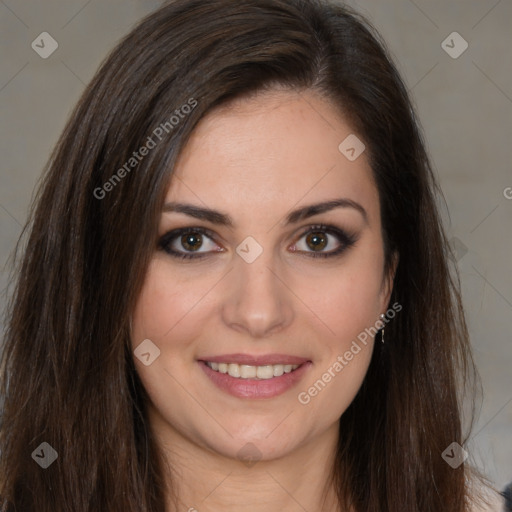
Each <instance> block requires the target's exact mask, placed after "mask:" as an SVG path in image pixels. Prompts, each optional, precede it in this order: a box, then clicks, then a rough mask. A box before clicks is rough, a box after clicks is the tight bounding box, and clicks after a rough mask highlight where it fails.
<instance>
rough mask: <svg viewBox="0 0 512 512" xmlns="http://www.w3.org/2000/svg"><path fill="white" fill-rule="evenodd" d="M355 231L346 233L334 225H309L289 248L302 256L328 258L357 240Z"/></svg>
mask: <svg viewBox="0 0 512 512" xmlns="http://www.w3.org/2000/svg"><path fill="white" fill-rule="evenodd" d="M358 238H359V237H358V235H356V234H355V233H347V232H346V231H344V230H342V229H339V228H337V227H335V226H326V225H320V224H319V225H317V226H311V227H310V228H309V229H308V230H307V231H306V232H305V233H303V234H302V236H301V237H300V238H299V240H298V241H297V242H295V244H293V246H292V248H291V250H292V251H293V252H297V253H301V254H302V255H304V256H311V257H322V258H329V257H333V256H338V255H339V256H341V255H342V253H343V252H345V251H346V250H347V249H349V248H350V247H352V246H353V245H354V244H355V243H356V241H357V240H358Z"/></svg>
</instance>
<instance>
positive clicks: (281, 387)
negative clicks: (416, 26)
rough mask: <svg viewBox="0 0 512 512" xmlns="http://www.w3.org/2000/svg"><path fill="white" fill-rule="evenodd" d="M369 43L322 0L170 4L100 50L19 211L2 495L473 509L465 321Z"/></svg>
mask: <svg viewBox="0 0 512 512" xmlns="http://www.w3.org/2000/svg"><path fill="white" fill-rule="evenodd" d="M383 48H384V47H383V44H382V43H381V42H380V41H379V39H378V36H377V35H376V33H375V32H374V31H373V29H371V27H370V26H369V25H368V23H367V22H365V21H364V20H362V19H361V18H360V17H359V16H358V15H356V14H354V13H351V12H349V11H348V10H347V9H346V8H343V7H340V6H338V5H336V4H330V3H320V2H316V1H300V0H293V1H281V0H241V1H238V2H230V1H228V0H213V1H210V2H202V1H198V0H177V1H174V2H171V3H169V4H168V5H165V6H164V7H162V8H161V9H160V10H158V11H157V12H155V13H153V14H152V15H150V16H149V17H147V18H146V19H145V20H143V21H142V23H140V24H139V26H138V27H136V28H135V30H133V31H132V32H131V33H130V34H129V35H128V36H127V37H126V38H125V40H124V41H123V42H122V43H121V44H120V45H119V46H118V47H117V48H116V49H115V50H114V51H113V52H112V54H111V55H110V56H109V58H108V59H107V61H106V62H105V63H104V64H103V65H102V67H101V69H100V70H99V72H98V74H97V75H96V77H95V78H94V79H93V81H92V82H91V84H90V85H89V87H88V88H87V90H86V92H85V93H84V95H83V97H82V99H81V100H80V102H79V104H78V106H77V107H76V109H75V111H74V113H73V114H72V116H71V119H70V121H69V123H68V125H67V127H66V129H65V131H64V133H63V135H62V137H61V139H60V141H59V143H58V145H57V147H56V149H55V152H54V154H53V156H52V158H51V160H50V162H49V165H48V169H47V173H46V175H45V178H44V181H43V184H42V187H41V189H40V193H39V196H38V198H37V201H36V203H35V207H34V210H33V213H32V216H31V222H30V224H29V227H28V239H27V242H26V249H25V252H24V256H23V259H22V262H21V266H20V269H19V278H18V281H17V287H16V293H15V295H14V298H13V301H12V306H11V310H10V323H9V325H8V331H7V336H6V345H5V350H4V354H3V372H2V379H3V380H2V385H3V391H2V392H3V395H4V396H5V406H4V415H3V422H2V437H1V445H0V446H1V472H0V474H1V478H2V480H1V487H0V494H1V495H2V497H3V499H4V501H5V504H4V506H5V508H4V510H11V509H12V510H34V511H38V512H39V511H50V510H52V511H64V510H73V511H77V512H82V511H84V512H85V511H90V510H94V511H96V510H101V511H109V512H110V511H123V512H124V511H148V512H149V511H151V512H153V511H168V512H170V511H172V512H174V511H178V510H189V511H193V510H197V511H199V512H202V511H213V510H235V509H236V510H239V509H240V508H243V509H245V510H250V511H251V512H257V511H260V510H266V511H274V510H275V511H277V510H279V511H292V510H311V511H313V510H315V511H320V510H322V511H329V512H330V511H332V512H334V511H337V512H338V511H354V512H359V511H374V512H377V511H379V512H381V511H393V512H396V511H404V512H405V511H407V512H415V511H416V512H423V511H424V512H426V511H432V510H436V511H438V510H447V511H448V510H449V511H453V512H455V511H457V512H462V511H467V510H473V508H474V507H479V506H483V505H484V503H483V502H484V501H488V502H491V501H492V500H493V499H497V496H492V495H491V494H489V496H487V497H485V496H484V493H483V492H480V491H479V488H480V487H479V485H478V484H477V482H479V481H480V479H479V478H478V477H477V475H476V472H474V471H473V470H472V469H471V467H470V466H469V465H468V464H467V462H465V457H466V454H465V451H464V449H463V446H464V442H465V440H466V439H467V437H468V435H469V430H468V431H467V432H465V427H466V426H465V425H463V424H462V420H461V414H460V412H459V409H460V406H461V398H462V396H461V394H460V393H461V391H463V390H464V389H466V390H469V391H471V389H472V388H471V385H470V384H471V382H472V381H471V377H472V374H473V363H472V358H471V352H470V345H469V343H468V334H467V330H466V325H465V321H464V315H463V311H462V306H461V301H460V296H459V293H458V289H457V286H456V280H455V279H454V278H453V277H452V275H451V274H450V269H449V266H448V245H447V242H446V238H445V235H444V232H443V229H442V226H441V223H440V220H439V215H438V212H437V209H436V198H435V193H436V191H437V185H436V181H435V179H434V176H433V174H432V172H431V170H430V167H429V163H428V158H427V155H426V153H425V149H424V146H423V143H422V139H421V136H420V133H419V131H418V128H417V125H416V121H415V117H414V113H413V110H412V108H411V104H410V101H409V99H408V96H407V93H406V89H405V87H404V85H403V83H402V81H401V79H400V77H399V76H398V74H397V72H396V70H395V68H394V66H393V64H392V63H391V62H390V60H389V57H388V56H387V54H386V52H385V50H384V49H383ZM9 506H10V507H11V508H9ZM497 506H498V505H497ZM496 510H498V509H496Z"/></svg>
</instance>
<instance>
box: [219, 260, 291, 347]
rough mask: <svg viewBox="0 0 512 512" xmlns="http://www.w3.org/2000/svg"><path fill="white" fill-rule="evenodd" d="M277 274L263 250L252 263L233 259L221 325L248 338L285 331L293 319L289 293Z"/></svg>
mask: <svg viewBox="0 0 512 512" xmlns="http://www.w3.org/2000/svg"><path fill="white" fill-rule="evenodd" d="M279 274H280V272H279V271H278V270H277V268H276V264H274V263H273V261H272V257H271V255H268V254H266V251H264V252H263V254H262V255H261V256H260V257H259V258H257V259H256V261H253V262H252V263H247V262H246V261H244V260H243V259H242V258H239V257H237V258H236V260H235V262H234V268H233V270H232V271H231V272H230V273H229V274H228V276H227V281H228V282H227V285H226V290H225V293H226V295H225V300H224V303H223V308H222V319H223V321H224V323H225V324H226V325H228V326H229V327H230V328H232V329H235V330H237V331H239V332H245V333H247V334H248V335H250V336H251V337H252V338H265V337H268V336H270V335H271V334H274V333H276V332H279V331H282V330H284V329H286V327H288V326H289V325H290V324H291V323H292V321H293V318H294V309H293V303H292V298H293V294H292V293H290V290H289V289H288V288H287V285H286V281H285V279H283V277H284V276H282V275H279ZM281 274H282V272H281Z"/></svg>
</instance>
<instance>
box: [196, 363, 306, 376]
mask: <svg viewBox="0 0 512 512" xmlns="http://www.w3.org/2000/svg"><path fill="white" fill-rule="evenodd" d="M206 364H207V365H208V366H209V367H210V368H211V369H212V370H215V371H216V372H220V373H227V374H229V375H231V377H236V378H240V379H256V378H258V379H271V378H272V377H279V376H281V375H283V373H290V372H291V371H293V370H295V369H296V368H298V367H299V366H300V365H298V364H269V365H266V366H250V365H248V364H237V363H211V362H210V361H207V363H206Z"/></svg>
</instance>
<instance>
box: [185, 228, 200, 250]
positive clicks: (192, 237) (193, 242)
mask: <svg viewBox="0 0 512 512" xmlns="http://www.w3.org/2000/svg"><path fill="white" fill-rule="evenodd" d="M181 245H182V247H183V248H184V249H186V250H187V251H197V250H198V249H200V248H201V246H202V245H203V235H201V233H195V232H190V233H186V234H184V235H182V236H181Z"/></svg>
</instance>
